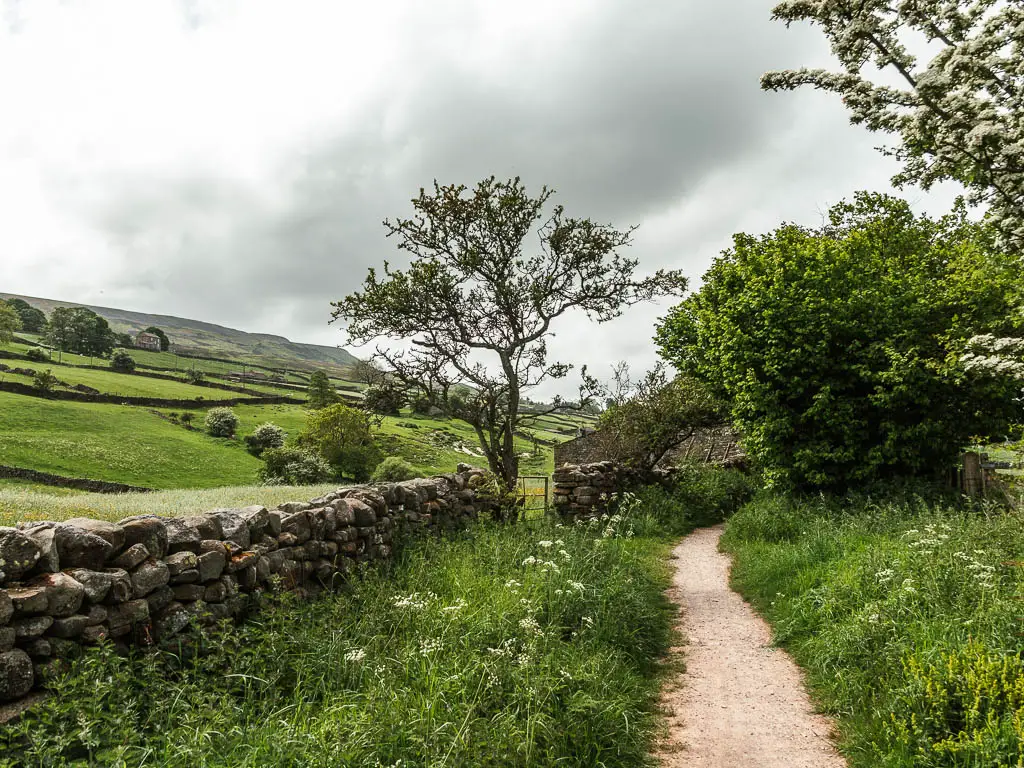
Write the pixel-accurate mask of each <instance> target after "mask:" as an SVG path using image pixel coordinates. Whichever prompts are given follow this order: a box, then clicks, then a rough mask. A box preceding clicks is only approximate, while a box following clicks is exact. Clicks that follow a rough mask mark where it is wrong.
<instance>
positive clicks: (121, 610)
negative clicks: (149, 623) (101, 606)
mask: <svg viewBox="0 0 1024 768" xmlns="http://www.w3.org/2000/svg"><path fill="white" fill-rule="evenodd" d="M148 618H149V604H148V603H147V602H146V601H145V600H129V601H128V602H126V603H120V604H118V605H115V606H112V607H111V608H109V609H108V615H107V623H108V624H109V625H110V629H111V630H115V629H120V628H123V627H126V626H127V627H130V626H131V625H132V624H138V623H139V622H142V621H146V620H147V619H148ZM122 634H123V633H122Z"/></svg>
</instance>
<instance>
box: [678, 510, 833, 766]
mask: <svg viewBox="0 0 1024 768" xmlns="http://www.w3.org/2000/svg"><path fill="white" fill-rule="evenodd" d="M721 535H722V527H721V526H716V527H715V528H705V529H702V530H699V531H696V532H695V533H693V534H691V535H690V536H687V537H686V538H685V539H684V540H683V541H682V543H681V544H679V546H677V547H676V549H675V551H674V553H673V554H674V556H675V557H676V558H677V559H676V560H675V567H676V573H675V576H674V577H673V586H672V590H671V593H670V594H671V597H672V599H673V600H675V601H676V603H677V604H679V605H681V606H682V611H683V613H682V618H681V620H680V630H681V631H682V633H683V635H684V636H685V637H686V638H687V643H688V645H687V646H686V647H685V648H684V649H682V650H683V651H684V657H685V662H686V672H685V673H684V674H683V675H681V677H680V679H679V681H678V685H673V686H670V688H669V690H667V691H666V692H665V693H664V694H663V697H662V704H663V706H664V707H665V709H666V711H667V712H668V714H669V729H670V733H669V738H668V740H667V742H666V743H665V744H664V745H663V748H662V750H661V751H660V752H659V754H658V757H659V759H660V761H661V764H662V765H663V766H666V767H667V768H724V767H728V768H743V767H744V766H757V768H844V767H845V766H846V762H845V761H844V760H843V759H842V758H841V757H840V756H839V754H838V753H837V752H836V750H835V748H834V747H833V746H832V744H831V742H830V741H829V733H830V728H831V725H830V722H829V720H828V719H827V718H826V717H823V716H822V715H816V714H814V711H813V709H812V707H811V703H810V699H809V698H808V696H807V693H806V691H805V690H804V687H803V680H802V676H801V674H800V671H799V669H798V668H797V666H796V664H794V663H793V660H792V659H790V658H789V656H788V655H787V654H786V653H785V652H784V651H782V650H780V649H778V648H772V647H771V630H770V629H769V627H768V625H767V624H766V623H765V622H764V621H763V620H762V619H760V618H759V617H758V616H756V615H755V614H754V612H753V610H752V609H751V608H750V606H749V605H747V604H746V603H745V602H744V601H743V599H742V598H741V597H740V596H739V595H737V594H736V593H735V592H733V591H732V590H730V589H729V583H728V580H729V565H730V563H729V558H728V557H727V556H725V555H723V554H721V553H720V552H719V551H718V539H719V537H720V536H721Z"/></svg>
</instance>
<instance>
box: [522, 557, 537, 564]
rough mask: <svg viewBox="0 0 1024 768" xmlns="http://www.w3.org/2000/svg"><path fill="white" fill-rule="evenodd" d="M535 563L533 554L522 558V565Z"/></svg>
mask: <svg viewBox="0 0 1024 768" xmlns="http://www.w3.org/2000/svg"><path fill="white" fill-rule="evenodd" d="M536 564H537V558H536V557H534V556H533V555H530V556H529V557H528V558H526V559H525V560H523V565H536Z"/></svg>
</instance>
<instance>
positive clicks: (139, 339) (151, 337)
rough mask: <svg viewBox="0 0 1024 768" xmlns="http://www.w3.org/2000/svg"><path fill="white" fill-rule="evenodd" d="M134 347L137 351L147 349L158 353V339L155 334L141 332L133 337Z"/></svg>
mask: <svg viewBox="0 0 1024 768" xmlns="http://www.w3.org/2000/svg"><path fill="white" fill-rule="evenodd" d="M135 346H136V347H138V348H139V349H148V350H151V351H153V352H159V351H160V337H159V336H157V335H156V334H155V333H148V332H147V331H142V332H141V333H139V334H138V335H136V337H135Z"/></svg>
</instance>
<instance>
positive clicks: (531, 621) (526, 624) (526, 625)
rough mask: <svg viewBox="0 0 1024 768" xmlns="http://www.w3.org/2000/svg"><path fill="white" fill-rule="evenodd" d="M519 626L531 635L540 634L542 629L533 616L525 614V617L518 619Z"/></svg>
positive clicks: (542, 631)
mask: <svg viewBox="0 0 1024 768" xmlns="http://www.w3.org/2000/svg"><path fill="white" fill-rule="evenodd" d="M519 626H520V627H521V628H522V629H524V630H526V631H527V632H529V633H530V634H531V635H542V634H544V630H542V629H541V628H540V624H538V623H537V620H536V619H535V618H533V616H527V617H526V618H525V619H520V620H519Z"/></svg>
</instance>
